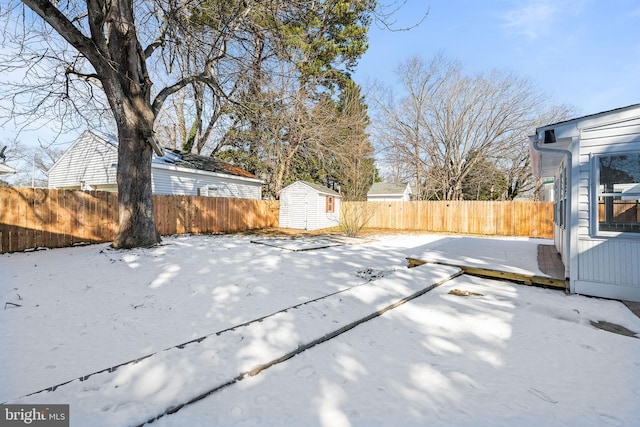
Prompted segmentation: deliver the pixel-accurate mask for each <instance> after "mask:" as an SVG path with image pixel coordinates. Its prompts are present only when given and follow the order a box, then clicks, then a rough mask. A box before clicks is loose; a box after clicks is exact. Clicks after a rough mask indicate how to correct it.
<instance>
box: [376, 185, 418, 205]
mask: <svg viewBox="0 0 640 427" xmlns="http://www.w3.org/2000/svg"><path fill="white" fill-rule="evenodd" d="M409 200H411V186H410V185H409V184H401V183H388V182H376V183H374V184H373V185H372V186H371V188H370V189H369V192H368V193H367V201H368V202H408V201H409Z"/></svg>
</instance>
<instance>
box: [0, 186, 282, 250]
mask: <svg viewBox="0 0 640 427" xmlns="http://www.w3.org/2000/svg"><path fill="white" fill-rule="evenodd" d="M154 205H155V217H156V225H157V227H158V231H159V232H160V234H162V235H170V234H185V233H221V232H229V231H240V230H250V229H259V228H272V227H277V226H278V207H279V204H278V202H275V201H267V200H250V199H230V198H222V197H196V196H160V195H156V196H154ZM117 230H118V195H117V194H116V193H111V192H104V191H76V190H49V189H31V188H0V253H5V252H15V251H21V250H24V249H29V248H37V247H48V248H59V247H65V246H72V245H74V244H77V243H81V242H91V243H98V242H110V241H113V239H114V238H115V236H116V233H117Z"/></svg>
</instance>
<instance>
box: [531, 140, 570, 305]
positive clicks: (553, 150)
mask: <svg viewBox="0 0 640 427" xmlns="http://www.w3.org/2000/svg"><path fill="white" fill-rule="evenodd" d="M529 139H530V140H531V142H532V144H531V146H532V147H533V149H534V150H535V151H537V152H539V153H554V154H558V153H560V154H562V155H565V156H566V158H567V167H568V168H569V171H567V173H566V176H567V188H568V189H569V191H570V194H569V196H568V197H567V207H566V209H565V218H564V224H565V237H564V242H563V247H564V248H566V253H567V254H568V258H569V259H566V260H563V261H564V262H565V263H566V264H565V276H566V275H567V274H566V273H567V267H569V275H568V276H569V291H570V292H572V293H573V291H574V290H573V283H572V280H571V273H572V272H571V260H572V259H573V256H572V255H571V237H572V230H571V228H572V226H573V224H572V221H571V212H572V211H573V188H572V186H573V176H572V175H573V153H572V152H571V150H565V149H564V148H548V147H540V146H539V145H538V144H539V143H541V142H542V141H541V140H540V138H539V137H538V133H537V132H536V134H535V135H532V136H530V137H529ZM571 146H573V141H572V143H571ZM575 273H576V272H575V271H574V272H573V274H575Z"/></svg>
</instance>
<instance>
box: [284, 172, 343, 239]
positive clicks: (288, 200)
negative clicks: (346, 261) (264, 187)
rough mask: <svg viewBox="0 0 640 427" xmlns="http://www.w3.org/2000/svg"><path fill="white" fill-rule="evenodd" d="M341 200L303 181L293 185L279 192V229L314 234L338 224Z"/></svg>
mask: <svg viewBox="0 0 640 427" xmlns="http://www.w3.org/2000/svg"><path fill="white" fill-rule="evenodd" d="M341 199H342V197H341V196H340V194H339V193H338V192H336V191H333V190H332V189H330V188H327V187H323V186H322V185H318V184H312V183H310V182H306V181H296V182H294V183H293V184H291V185H289V186H287V187H285V188H283V189H282V190H281V191H280V221H279V225H280V227H281V228H295V229H299V230H318V229H321V228H329V227H335V226H337V225H339V224H340V204H341Z"/></svg>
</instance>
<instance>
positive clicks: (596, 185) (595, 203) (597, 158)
mask: <svg viewBox="0 0 640 427" xmlns="http://www.w3.org/2000/svg"><path fill="white" fill-rule="evenodd" d="M629 155H630V156H638V160H639V161H640V150H631V151H622V152H603V153H598V154H594V155H593V168H592V170H593V175H592V180H593V186H592V187H591V188H592V190H593V196H592V204H591V210H592V214H591V217H592V229H593V235H594V236H596V237H623V238H634V239H639V238H640V218H639V219H638V220H637V222H636V224H637V226H636V227H637V228H638V230H637V231H635V230H624V229H622V230H619V231H616V230H603V229H601V228H600V227H601V223H600V197H613V199H612V200H613V201H614V202H615V200H616V199H615V197H618V200H620V197H621V196H619V195H621V194H623V193H622V192H615V191H614V192H605V191H601V185H600V176H601V173H600V172H601V159H602V158H605V157H618V156H629ZM636 184H640V183H636ZM616 194H617V195H618V196H615V195H616ZM628 196H634V197H636V198H635V199H632V200H635V201H636V212H637V210H638V209H640V191H632V192H630V193H629V194H628ZM604 203H606V201H605V202H604ZM605 209H606V205H605ZM605 216H606V213H605ZM636 216H638V213H636ZM631 224H633V223H631Z"/></svg>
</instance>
